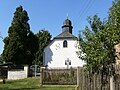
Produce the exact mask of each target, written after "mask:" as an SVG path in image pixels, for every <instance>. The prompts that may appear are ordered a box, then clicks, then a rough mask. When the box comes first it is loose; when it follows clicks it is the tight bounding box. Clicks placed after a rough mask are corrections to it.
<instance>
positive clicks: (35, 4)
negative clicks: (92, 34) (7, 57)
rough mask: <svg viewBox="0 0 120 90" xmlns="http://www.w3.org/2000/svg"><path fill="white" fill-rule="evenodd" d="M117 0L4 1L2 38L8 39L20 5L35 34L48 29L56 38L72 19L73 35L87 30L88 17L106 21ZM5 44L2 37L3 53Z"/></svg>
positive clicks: (0, 12) (0, 7) (0, 49)
mask: <svg viewBox="0 0 120 90" xmlns="http://www.w3.org/2000/svg"><path fill="white" fill-rule="evenodd" d="M112 1H113V0H0V35H2V37H3V38H5V37H6V36H8V28H9V27H10V26H11V22H12V20H13V17H14V12H15V10H16V8H17V7H19V6H20V5H21V6H23V9H24V10H26V11H27V13H28V16H29V19H30V20H29V24H30V29H31V31H32V32H33V33H37V32H38V31H39V30H42V29H45V30H48V31H49V32H50V33H51V35H52V37H55V36H57V35H58V34H60V33H61V32H62V29H61V26H62V25H63V21H64V20H65V19H66V17H67V16H68V19H70V20H71V21H72V26H73V34H74V35H75V36H77V35H78V31H80V30H84V27H85V26H86V25H89V24H88V22H87V20H86V19H87V17H88V16H94V15H95V14H98V16H99V17H100V18H101V20H103V19H104V18H107V17H108V11H109V8H110V7H111V6H112ZM3 49H4V43H3V39H2V38H0V54H1V53H2V52H3Z"/></svg>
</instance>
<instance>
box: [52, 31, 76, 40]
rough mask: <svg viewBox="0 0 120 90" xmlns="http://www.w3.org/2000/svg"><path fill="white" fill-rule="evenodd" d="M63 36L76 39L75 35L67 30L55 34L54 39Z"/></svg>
mask: <svg viewBox="0 0 120 90" xmlns="http://www.w3.org/2000/svg"><path fill="white" fill-rule="evenodd" d="M63 38H72V39H77V37H76V36H74V35H72V34H71V33H69V32H62V33H61V34H59V35H57V36H56V37H54V39H63Z"/></svg>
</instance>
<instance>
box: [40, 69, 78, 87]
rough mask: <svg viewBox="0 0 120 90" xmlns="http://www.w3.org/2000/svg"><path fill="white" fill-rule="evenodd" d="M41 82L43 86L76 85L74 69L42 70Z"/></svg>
mask: <svg viewBox="0 0 120 90" xmlns="http://www.w3.org/2000/svg"><path fill="white" fill-rule="evenodd" d="M40 76H42V77H41V78H42V81H41V83H42V84H44V85H46V84H47V85H49V84H51V85H76V84H77V82H76V81H77V71H76V69H42V73H41V75H40Z"/></svg>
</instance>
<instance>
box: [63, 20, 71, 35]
mask: <svg viewBox="0 0 120 90" xmlns="http://www.w3.org/2000/svg"><path fill="white" fill-rule="evenodd" d="M72 28H73V27H72V22H71V21H70V20H69V19H68V18H67V19H66V20H65V21H64V22H63V26H62V32H69V33H71V34H72Z"/></svg>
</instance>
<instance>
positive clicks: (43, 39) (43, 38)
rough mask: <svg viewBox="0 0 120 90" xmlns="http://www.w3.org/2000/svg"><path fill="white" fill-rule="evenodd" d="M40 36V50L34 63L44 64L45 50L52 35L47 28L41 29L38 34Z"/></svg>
mask: <svg viewBox="0 0 120 90" xmlns="http://www.w3.org/2000/svg"><path fill="white" fill-rule="evenodd" d="M36 37H37V38H38V47H39V48H38V50H37V52H36V55H35V60H34V61H33V64H38V65H42V64H43V50H44V48H45V47H46V46H47V45H48V44H49V42H50V39H51V35H50V33H49V32H48V31H47V30H41V31H39V32H38V33H37V34H36Z"/></svg>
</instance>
